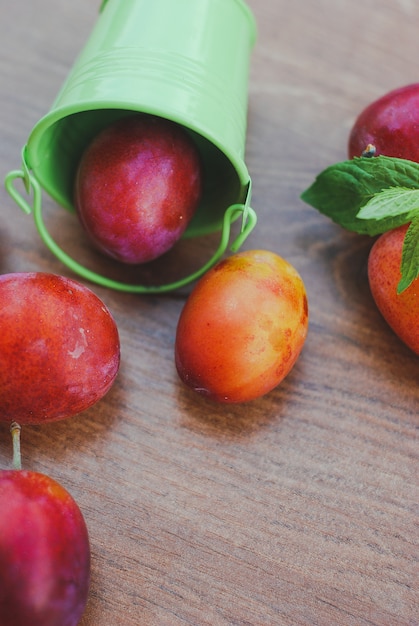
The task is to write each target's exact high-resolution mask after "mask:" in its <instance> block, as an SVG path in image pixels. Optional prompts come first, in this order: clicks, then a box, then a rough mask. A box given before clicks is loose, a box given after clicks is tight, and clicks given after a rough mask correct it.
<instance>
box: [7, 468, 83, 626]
mask: <svg viewBox="0 0 419 626" xmlns="http://www.w3.org/2000/svg"><path fill="white" fill-rule="evenodd" d="M89 581H90V546H89V537H88V531H87V528H86V524H85V521H84V518H83V516H82V513H81V511H80V509H79V507H78V505H77V504H76V502H75V501H74V499H73V498H72V497H71V495H70V494H69V493H68V492H67V491H66V490H65V489H64V488H63V487H62V486H61V485H59V484H58V483H57V482H56V481H54V480H53V479H51V478H49V477H48V476H45V475H44V474H40V473H37V472H28V471H24V470H3V471H0V624H1V626H76V624H78V623H79V621H80V618H81V616H82V614H83V612H84V609H85V606H86V602H87V597H88V592H89Z"/></svg>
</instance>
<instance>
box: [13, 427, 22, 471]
mask: <svg viewBox="0 0 419 626" xmlns="http://www.w3.org/2000/svg"><path fill="white" fill-rule="evenodd" d="M20 431H21V426H20V424H18V423H17V422H12V423H11V424H10V432H11V433H12V441H13V469H16V470H21V469H22V456H21V454H20Z"/></svg>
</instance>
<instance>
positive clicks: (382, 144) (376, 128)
mask: <svg viewBox="0 0 419 626" xmlns="http://www.w3.org/2000/svg"><path fill="white" fill-rule="evenodd" d="M368 145H372V146H374V149H375V152H374V155H375V156H379V155H380V154H382V155H385V156H388V157H397V158H400V159H407V160H410V161H418V162H419V83H414V84H411V85H406V86H404V87H400V88H399V89H394V90H392V91H390V92H389V93H387V94H385V95H384V96H382V97H381V98H378V99H377V100H375V101H374V102H372V103H370V104H369V105H368V106H367V107H366V108H365V109H363V111H361V113H360V114H359V115H358V117H357V119H356V120H355V123H354V125H353V127H352V129H351V131H350V134H349V140H348V155H349V158H353V157H357V156H358V157H359V156H361V155H362V153H363V152H364V151H365V150H366V149H367V146H368Z"/></svg>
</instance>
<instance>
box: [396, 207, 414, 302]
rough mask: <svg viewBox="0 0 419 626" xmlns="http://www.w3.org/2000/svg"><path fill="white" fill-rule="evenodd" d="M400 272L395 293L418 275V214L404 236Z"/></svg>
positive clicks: (409, 283)
mask: <svg viewBox="0 0 419 626" xmlns="http://www.w3.org/2000/svg"><path fill="white" fill-rule="evenodd" d="M401 274H402V277H401V279H400V282H399V284H398V285H397V293H402V291H404V290H405V289H407V288H408V287H409V286H410V285H411V284H412V282H413V281H414V280H415V279H416V278H417V277H418V276H419V215H418V216H415V217H414V219H412V221H411V223H410V226H409V228H408V229H407V232H406V235H405V238H404V242H403V250H402V263H401Z"/></svg>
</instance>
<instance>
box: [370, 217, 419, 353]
mask: <svg viewBox="0 0 419 626" xmlns="http://www.w3.org/2000/svg"><path fill="white" fill-rule="evenodd" d="M408 226H409V225H408V224H405V225H404V226H400V227H399V228H395V229H393V230H390V231H387V232H386V233H384V234H383V235H380V236H379V237H378V239H377V240H376V241H375V242H374V244H373V246H372V248H371V250H370V253H369V256H368V280H369V285H370V290H371V293H372V296H373V298H374V301H375V303H376V305H377V308H378V310H379V311H380V312H381V314H382V316H383V317H384V319H385V320H386V322H387V323H388V325H389V326H390V327H391V328H392V329H393V331H394V332H395V333H396V335H397V336H398V337H399V338H400V339H401V340H402V341H403V342H404V343H405V344H406V345H407V346H408V347H409V348H410V349H411V350H413V352H415V354H419V278H416V279H415V280H414V281H413V282H412V283H411V285H410V286H409V287H408V288H407V289H405V290H404V291H403V292H402V293H400V294H398V293H397V285H398V283H399V281H400V278H401V273H400V264H401V258H402V249H403V242H404V238H405V235H406V231H407V229H408Z"/></svg>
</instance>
